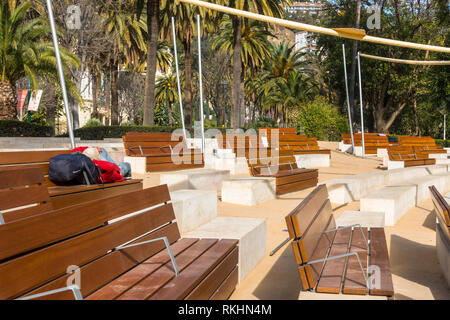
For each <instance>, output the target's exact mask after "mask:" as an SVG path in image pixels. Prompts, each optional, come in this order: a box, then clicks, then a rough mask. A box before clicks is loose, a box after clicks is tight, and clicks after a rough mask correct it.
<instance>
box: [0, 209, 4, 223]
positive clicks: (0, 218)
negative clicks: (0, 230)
mask: <svg viewBox="0 0 450 320" xmlns="http://www.w3.org/2000/svg"><path fill="white" fill-rule="evenodd" d="M2 224H5V218H3V212H1V211H0V225H2Z"/></svg>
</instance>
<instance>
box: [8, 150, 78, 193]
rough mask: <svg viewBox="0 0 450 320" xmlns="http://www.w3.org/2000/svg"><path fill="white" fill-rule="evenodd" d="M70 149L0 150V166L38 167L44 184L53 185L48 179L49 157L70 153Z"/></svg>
mask: <svg viewBox="0 0 450 320" xmlns="http://www.w3.org/2000/svg"><path fill="white" fill-rule="evenodd" d="M70 152H71V150H45V151H5V152H0V168H11V167H18V168H23V169H25V168H27V167H30V166H31V167H40V168H41V174H43V175H44V180H45V181H44V183H43V184H44V185H47V186H53V185H55V184H54V183H53V182H51V181H50V180H49V179H48V166H49V162H50V159H51V158H53V157H55V156H57V155H60V154H67V153H70Z"/></svg>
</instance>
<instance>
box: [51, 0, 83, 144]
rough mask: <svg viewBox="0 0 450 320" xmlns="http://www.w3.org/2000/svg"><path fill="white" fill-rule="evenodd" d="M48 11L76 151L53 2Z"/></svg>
mask: <svg viewBox="0 0 450 320" xmlns="http://www.w3.org/2000/svg"><path fill="white" fill-rule="evenodd" d="M47 10H48V20H49V21H50V27H51V29H52V34H53V45H54V46H55V55H56V62H57V64H58V73H59V82H60V83H61V90H62V95H63V99H64V108H65V110H66V117H67V131H68V132H69V137H70V143H71V145H72V149H74V148H75V147H76V146H75V138H74V136H73V129H72V117H71V114H70V108H69V100H68V98H67V89H66V81H65V79H64V71H63V67H62V63H61V55H60V53H59V44H58V35H57V34H56V28H55V18H54V17H53V10H52V1H51V0H47Z"/></svg>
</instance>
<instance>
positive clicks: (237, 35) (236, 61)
mask: <svg viewBox="0 0 450 320" xmlns="http://www.w3.org/2000/svg"><path fill="white" fill-rule="evenodd" d="M232 21H233V31H234V33H233V44H234V46H233V47H234V49H233V84H232V86H231V99H232V104H231V127H232V128H233V129H237V128H238V127H239V124H240V122H239V118H240V117H239V113H240V112H239V111H240V103H241V97H240V91H241V74H242V58H241V50H242V19H241V18H239V17H235V16H233V17H232Z"/></svg>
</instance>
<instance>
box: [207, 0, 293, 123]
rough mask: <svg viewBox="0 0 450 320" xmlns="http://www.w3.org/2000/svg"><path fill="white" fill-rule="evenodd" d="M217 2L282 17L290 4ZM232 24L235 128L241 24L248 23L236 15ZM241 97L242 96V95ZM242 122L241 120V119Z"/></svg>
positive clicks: (256, 0)
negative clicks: (284, 8)
mask: <svg viewBox="0 0 450 320" xmlns="http://www.w3.org/2000/svg"><path fill="white" fill-rule="evenodd" d="M215 2H216V3H217V4H222V5H227V6H229V7H233V8H236V9H241V10H242V9H243V10H246V11H251V12H256V13H261V14H264V15H266V16H271V17H282V16H283V15H284V10H283V7H284V6H286V5H288V4H290V3H291V2H292V1H291V0H248V1H241V0H215ZM231 19H232V26H233V49H236V50H233V85H232V87H231V91H232V92H231V96H232V115H233V116H232V117H231V126H232V127H233V128H237V127H238V126H239V125H240V123H239V122H240V121H239V114H240V113H241V112H239V109H240V105H241V95H242V93H243V85H242V83H243V81H242V70H243V69H242V63H241V61H242V57H241V54H242V53H241V52H242V26H243V24H244V25H247V24H248V19H244V21H243V20H242V18H240V17H237V16H232V18H231ZM242 99H243V97H242ZM241 122H242V121H241Z"/></svg>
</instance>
